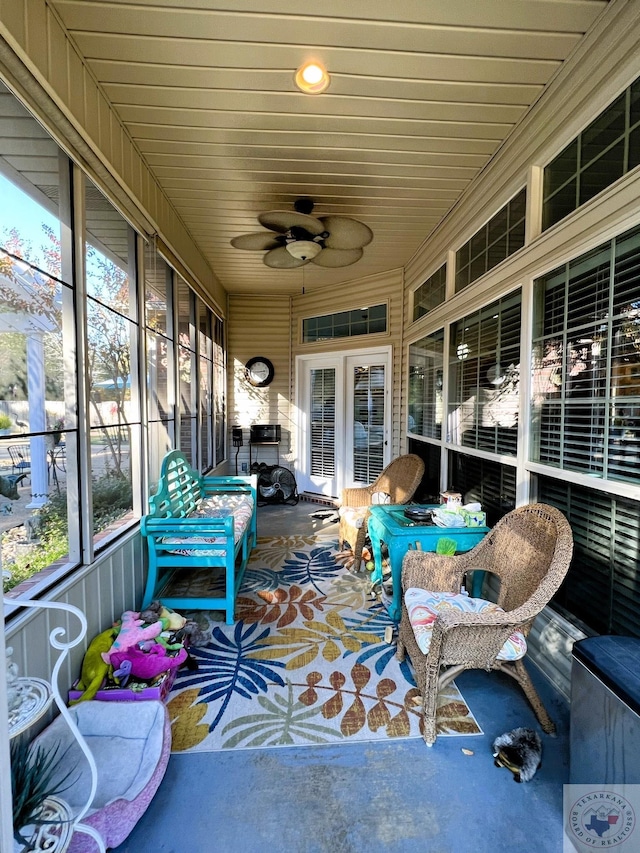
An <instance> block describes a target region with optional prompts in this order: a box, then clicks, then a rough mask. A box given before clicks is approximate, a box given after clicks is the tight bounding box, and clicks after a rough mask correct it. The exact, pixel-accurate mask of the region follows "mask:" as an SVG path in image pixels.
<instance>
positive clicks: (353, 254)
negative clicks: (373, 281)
mask: <svg viewBox="0 0 640 853" xmlns="http://www.w3.org/2000/svg"><path fill="white" fill-rule="evenodd" d="M276 251H278V252H279V251H280V250H279V249H276ZM285 252H286V249H285ZM270 254H271V253H270ZM363 255H364V252H363V251H362V249H323V250H322V251H321V252H320V254H319V255H317V256H316V257H315V258H313V260H312V263H314V264H317V265H318V266H319V267H348V266H349V264H355V262H356V261H359V260H360V258H361V257H362V256H363Z"/></svg>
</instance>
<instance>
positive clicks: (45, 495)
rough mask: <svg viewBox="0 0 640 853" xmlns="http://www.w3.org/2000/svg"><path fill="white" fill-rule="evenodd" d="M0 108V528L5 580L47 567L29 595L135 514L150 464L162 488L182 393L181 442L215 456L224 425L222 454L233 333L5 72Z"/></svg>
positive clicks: (89, 555) (208, 458)
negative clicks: (79, 164) (79, 191)
mask: <svg viewBox="0 0 640 853" xmlns="http://www.w3.org/2000/svg"><path fill="white" fill-rule="evenodd" d="M0 112H1V113H2V115H3V116H5V119H6V121H5V122H4V124H3V132H2V134H1V135H0V148H1V150H2V157H0V473H1V474H2V476H3V486H2V496H1V497H0V543H1V548H2V554H1V556H2V566H3V569H7V570H9V571H10V572H11V575H12V577H11V580H10V582H9V584H5V585H4V586H5V591H7V590H8V589H10V588H11V587H13V586H17V585H19V584H20V583H21V581H24V580H28V579H30V578H31V577H32V576H34V575H38V574H39V577H38V578H34V581H33V586H32V587H31V588H30V590H29V591H30V593H31V594H32V596H35V595H37V594H41V593H42V592H43V591H44V590H46V588H47V586H48V585H50V584H52V583H54V582H57V581H58V579H59V578H60V577H61V576H63V575H64V574H65V573H67V572H69V571H70V570H73V569H74V568H75V567H76V566H77V565H78V564H79V563H80V562H81V560H85V561H87V562H91V561H92V560H93V559H94V555H95V553H96V552H97V550H98V549H100V548H103V547H104V546H105V545H106V544H107V543H109V542H111V541H113V539H114V538H115V537H116V536H117V535H119V534H120V533H121V532H122V531H124V530H127V529H128V528H129V527H130V526H131V524H132V523H133V522H134V521H135V520H136V519H137V518H138V517H139V515H140V514H141V512H142V507H143V501H144V499H145V497H146V495H145V494H143V492H142V484H143V481H144V478H143V476H142V474H143V471H144V467H145V465H146V466H147V468H148V471H149V482H150V485H151V487H152V488H153V487H154V486H155V484H156V482H157V477H158V473H159V469H160V462H161V459H162V457H163V456H164V454H165V453H166V451H167V450H169V449H171V448H172V447H175V446H176V444H177V441H178V435H177V433H178V431H177V430H176V427H175V417H176V409H177V398H178V392H180V404H181V405H180V410H181V414H182V418H183V420H182V421H181V424H182V426H183V427H184V432H185V434H186V439H185V444H183V447H185V446H186V447H187V450H188V453H190V454H191V457H192V458H194V459H196V460H198V463H199V462H200V461H201V460H204V462H205V464H207V465H210V464H211V463H212V456H213V447H214V444H213V435H214V430H215V440H216V444H215V449H216V456H215V458H216V460H217V461H221V460H222V459H223V458H224V418H225V413H224V400H225V376H224V366H225V355H224V351H223V347H224V337H223V325H222V321H219V320H218V319H217V318H216V320H215V322H214V320H213V316H212V312H211V311H210V309H208V308H207V307H206V306H205V305H204V304H203V303H202V302H198V303H197V311H196V307H195V306H196V303H195V300H194V294H193V292H192V291H190V290H189V288H188V287H187V286H186V284H183V287H182V288H181V291H180V295H179V298H177V295H176V294H175V293H174V278H175V276H176V274H175V273H174V271H173V270H171V269H170V268H169V267H168V266H167V264H166V263H165V262H164V261H163V260H162V258H161V257H160V256H159V255H158V254H157V253H156V252H155V249H154V247H153V246H152V245H147V246H146V248H145V251H144V257H143V258H142V259H141V258H139V257H138V247H139V245H140V246H142V241H141V239H140V236H139V235H137V234H136V233H135V232H134V230H133V229H132V227H131V226H130V225H129V224H128V222H127V221H126V220H125V219H124V217H123V216H122V215H121V214H120V213H119V211H118V210H117V209H116V208H115V207H114V206H113V204H112V203H111V202H110V201H109V200H108V199H107V197H106V196H105V195H104V194H103V193H102V191H101V190H100V188H99V187H98V186H97V185H95V184H94V183H92V182H91V181H90V180H89V179H88V178H83V177H82V175H81V174H80V172H79V170H78V169H77V168H75V167H73V165H72V163H71V162H70V160H69V158H68V157H67V156H66V155H65V154H64V153H63V152H62V151H61V150H60V149H59V148H58V146H57V144H56V143H55V142H54V141H53V139H51V137H50V136H49V135H48V134H47V132H46V131H45V130H43V128H42V126H41V125H40V124H39V123H38V122H36V121H35V120H34V119H33V118H32V116H30V114H29V113H28V112H27V111H26V110H25V109H24V107H23V106H22V105H21V103H19V102H18V101H17V100H16V98H15V97H14V95H13V94H12V93H11V92H10V91H9V90H8V89H7V88H6V87H4V86H3V85H2V84H0ZM72 179H73V180H75V181H76V182H77V185H78V186H81V187H82V188H83V193H84V196H83V198H82V200H80V199H78V201H79V202H80V203H79V204H78V205H77V207H74V204H75V201H76V199H77V195H76V194H74V193H72V183H73V181H72ZM76 238H77V240H76ZM78 241H81V245H82V247H83V257H80V258H77V256H76V255H75V253H74V251H73V249H74V246H75V245H76V244H77V242H78ZM77 261H79V262H80V263H77ZM143 267H144V269H145V279H144V287H143V285H142V282H140V281H138V270H139V269H141V268H143ZM83 273H84V278H83V279H81V274H83ZM85 288H86V294H85V292H84V289H85ZM141 297H143V298H141ZM80 299H83V300H84V301H83V303H82V304H80ZM175 301H177V302H178V303H179V306H180V312H179V317H180V340H179V341H178V334H177V317H176V316H174V309H173V304H174V302H175ZM143 302H144V316H143V317H142V318H140V317H139V316H138V305H139V304H140V305H141V304H142V303H143ZM141 323H143V324H144V331H145V334H144V336H143V335H141V332H140V327H141ZM196 330H197V331H198V332H199V336H198V335H197V334H196ZM214 339H215V340H214ZM178 343H179V344H180V352H179V353H178ZM199 356H200V357H199ZM143 365H144V369H143ZM178 365H179V366H180V370H181V372H180V374H179V376H178ZM196 375H197V376H198V377H199V380H196V379H195V377H196ZM192 377H193V380H192ZM141 380H142V381H145V380H146V391H147V400H148V408H147V412H146V419H147V421H148V430H147V432H146V436H147V441H146V442H145V447H146V448H147V449H148V457H147V458H146V459H145V458H143V454H142V422H143V419H142V412H141V407H140V399H141V394H140V382H141ZM178 382H179V384H178ZM199 383H200V384H199ZM85 391H86V392H87V395H86V396H85ZM198 401H199V402H198ZM79 413H80V415H79ZM212 413H213V414H212ZM198 418H200V421H199V420H198ZM214 418H215V427H214V425H213V423H212V421H213V419H214ZM198 423H200V424H201V429H200V430H198V429H197V427H196V426H195V425H196V424H198ZM85 439H88V440H85ZM201 444H202V446H203V450H202V453H200V445H201ZM84 471H86V472H87V473H88V475H89V476H86V477H83V476H81V472H84ZM7 475H8V476H9V478H10V479H9V480H7V479H6V476H7ZM14 478H15V479H14ZM85 530H86V531H87V532H89V533H90V534H92V535H89V537H87V538H84V539H83V537H82V533H83V532H84V531H85ZM17 545H19V546H20V547H16V546H17ZM81 545H82V549H81ZM21 591H22V590H21Z"/></svg>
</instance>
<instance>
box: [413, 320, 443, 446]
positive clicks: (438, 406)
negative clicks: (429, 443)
mask: <svg viewBox="0 0 640 853" xmlns="http://www.w3.org/2000/svg"><path fill="white" fill-rule="evenodd" d="M443 350H444V330H442V329H440V330H439V331H438V332H434V333H433V334H431V335H427V337H425V338H422V339H421V340H419V341H416V342H415V343H414V344H411V346H410V347H409V406H408V411H407V430H408V431H409V432H412V433H415V434H416V435H423V436H426V437H428V438H437V439H440V438H442V414H443V399H442V392H443V388H442V375H443V372H442V369H443Z"/></svg>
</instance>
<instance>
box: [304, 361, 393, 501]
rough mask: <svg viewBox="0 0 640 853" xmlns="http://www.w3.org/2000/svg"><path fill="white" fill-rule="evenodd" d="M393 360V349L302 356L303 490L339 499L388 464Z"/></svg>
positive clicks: (372, 478)
mask: <svg viewBox="0 0 640 853" xmlns="http://www.w3.org/2000/svg"><path fill="white" fill-rule="evenodd" d="M390 364H391V347H385V348H381V349H376V350H362V351H358V352H351V353H349V354H343V353H331V354H327V355H313V356H299V357H298V359H297V362H296V365H297V400H298V409H299V413H300V418H299V429H298V441H297V447H298V465H297V469H296V477H297V481H298V489H299V490H300V491H306V492H311V493H315V494H321V495H324V496H326V497H330V496H334V497H337V496H339V494H340V491H341V490H342V489H343V488H344V487H345V486H349V485H365V484H367V483H370V482H372V481H373V480H374V479H375V478H376V477H377V475H378V474H379V473H380V472H381V471H382V469H383V468H384V466H385V465H386V464H387V463H388V462H389V458H390V430H391V424H390V408H391V407H390V404H389V400H390V384H391V382H390Z"/></svg>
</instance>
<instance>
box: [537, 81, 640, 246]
mask: <svg viewBox="0 0 640 853" xmlns="http://www.w3.org/2000/svg"><path fill="white" fill-rule="evenodd" d="M639 163H640V79H638V80H636V81H635V82H634V83H633V84H632V85H631V86H629V88H628V89H626V90H625V91H624V92H623V93H622V95H620V96H619V97H618V98H616V100H615V101H614V102H613V103H612V104H611V105H610V106H609V107H607V109H606V110H604V111H603V112H601V113H600V115H599V116H598V117H597V118H595V119H594V120H593V121H592V122H591V124H590V125H589V126H588V127H586V128H585V129H584V130H583V131H582V133H581V134H579V136H577V137H576V138H575V139H574V140H572V141H571V142H570V143H569V144H568V145H567V146H566V148H564V149H563V150H562V151H561V152H560V154H558V156H557V157H556V158H555V159H554V160H552V161H551V163H549V165H548V166H547V167H546V169H545V170H544V195H543V207H542V228H543V230H545V229H546V228H550V227H551V226H552V225H555V223H556V222H559V221H560V220H561V219H563V218H564V217H565V216H567V215H568V214H569V213H571V212H572V211H573V210H576V208H578V207H579V206H580V205H581V204H584V203H585V202H587V201H589V199H591V198H593V197H594V196H595V195H597V194H598V193H599V192H600V191H601V190H603V189H605V188H606V187H608V186H610V185H611V184H612V183H613V182H614V181H617V180H618V178H620V177H621V176H622V175H624V174H625V173H626V172H628V171H629V170H631V169H633V168H635V166H637V165H638V164H639Z"/></svg>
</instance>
